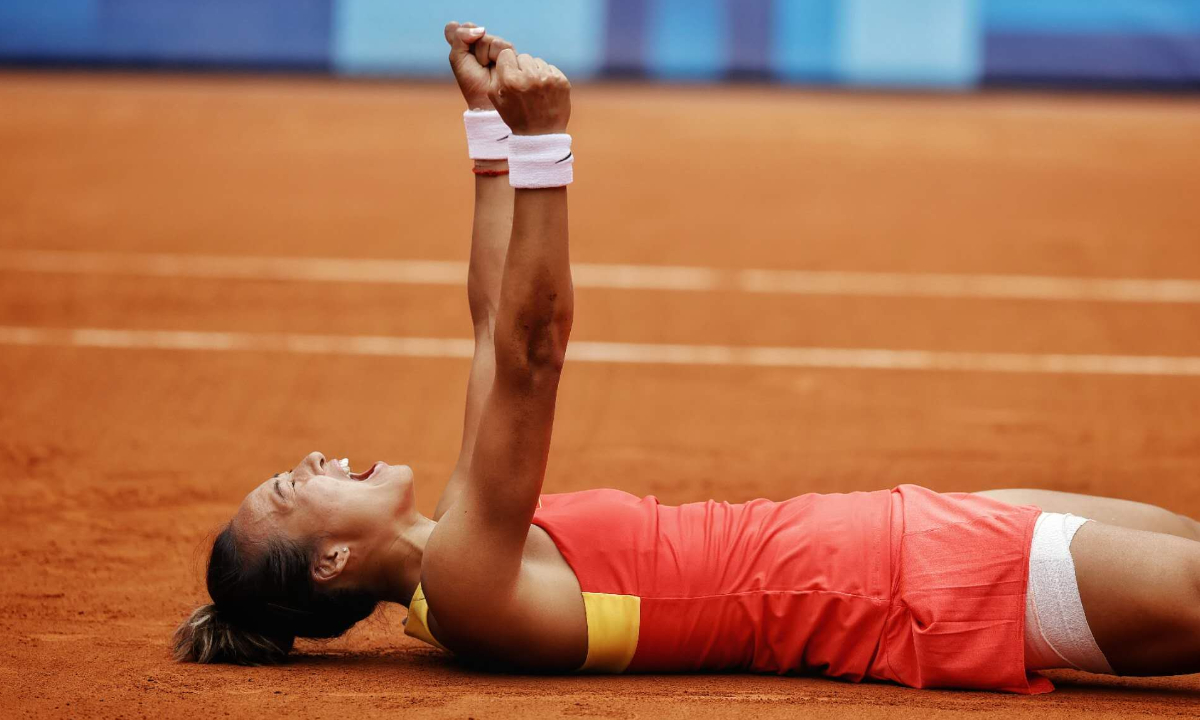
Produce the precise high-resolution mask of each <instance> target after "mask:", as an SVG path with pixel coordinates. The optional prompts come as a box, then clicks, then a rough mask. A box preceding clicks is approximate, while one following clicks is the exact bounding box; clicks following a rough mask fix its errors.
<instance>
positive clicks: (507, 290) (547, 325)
mask: <svg viewBox="0 0 1200 720" xmlns="http://www.w3.org/2000/svg"><path fill="white" fill-rule="evenodd" d="M574 300H575V298H574V288H573V286H572V284H571V262H570V255H569V252H568V232H567V190H566V188H565V187H559V188H544V189H538V190H517V191H516V193H515V200H514V204H513V225H512V239H511V240H510V242H509V247H508V257H507V259H506V261H505V265H504V279H503V282H502V284H501V289H500V304H499V310H498V315H497V318H496V330H495V344H496V365H497V369H498V372H499V371H506V372H516V373H529V372H531V371H545V370H552V371H555V372H556V371H557V370H559V369H561V367H562V363H563V360H564V359H565V356H566V349H567V340H568V338H569V337H570V334H571V323H572V320H573V317H574Z"/></svg>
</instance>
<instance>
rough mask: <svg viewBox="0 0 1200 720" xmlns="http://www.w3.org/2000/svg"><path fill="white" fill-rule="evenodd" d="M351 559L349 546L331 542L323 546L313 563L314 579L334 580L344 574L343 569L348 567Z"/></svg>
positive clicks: (320, 581)
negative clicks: (347, 564) (347, 563)
mask: <svg viewBox="0 0 1200 720" xmlns="http://www.w3.org/2000/svg"><path fill="white" fill-rule="evenodd" d="M349 559H350V548H349V546H347V545H338V544H336V543H330V544H329V545H327V546H325V547H324V548H322V550H321V554H320V555H319V556H318V557H317V562H316V563H314V564H313V568H312V576H313V580H316V581H317V582H319V583H324V582H329V581H330V580H333V579H334V578H336V577H337V576H338V575H341V574H342V570H343V569H344V568H345V567H346V562H347V561H348V560H349Z"/></svg>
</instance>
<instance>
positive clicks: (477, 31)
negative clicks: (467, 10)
mask: <svg viewBox="0 0 1200 720" xmlns="http://www.w3.org/2000/svg"><path fill="white" fill-rule="evenodd" d="M486 31H487V28H481V27H477V28H471V34H472V35H482V34H483V33H485V32H486Z"/></svg>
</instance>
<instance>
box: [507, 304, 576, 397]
mask: <svg viewBox="0 0 1200 720" xmlns="http://www.w3.org/2000/svg"><path fill="white" fill-rule="evenodd" d="M573 320H574V318H573V313H572V310H571V308H570V307H569V306H567V307H560V308H556V309H555V311H554V312H553V313H551V314H549V315H548V316H544V317H540V318H539V317H526V318H522V319H520V320H519V321H518V323H516V326H515V327H513V328H511V329H510V330H509V331H508V332H505V331H504V330H503V329H501V328H497V334H498V337H497V342H496V366H497V371H507V372H509V373H512V374H514V375H517V376H522V377H527V378H532V379H537V378H545V377H557V376H558V375H559V373H561V372H562V369H563V365H564V364H565V363H566V360H567V342H568V341H569V339H570V337H571V325H572V322H573ZM501 338H503V341H501Z"/></svg>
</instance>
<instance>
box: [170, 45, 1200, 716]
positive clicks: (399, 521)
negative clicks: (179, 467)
mask: <svg viewBox="0 0 1200 720" xmlns="http://www.w3.org/2000/svg"><path fill="white" fill-rule="evenodd" d="M446 39H447V41H448V42H449V44H450V63H451V66H452V67H453V69H454V73H455V77H456V78H457V80H458V84H459V87H460V88H461V90H462V92H463V96H464V97H465V98H466V101H467V106H468V111H467V112H466V114H465V123H466V128H467V136H468V147H469V150H470V155H471V157H472V158H473V159H474V161H475V163H474V172H475V175H476V178H475V222H474V230H473V233H472V243H471V261H470V272H469V276H468V287H467V294H468V299H469V302H470V308H471V316H472V319H473V320H474V325H475V356H474V361H473V363H472V366H471V372H470V379H469V381H468V397H467V408H466V419H465V424H464V431H463V439H462V450H461V454H460V456H459V461H458V464H457V466H456V468H455V470H454V472H453V474H452V476H451V477H450V479H449V483H448V484H447V486H446V490H445V493H444V494H443V495H442V497H441V500H440V501H439V502H438V504H437V510H436V512H435V513H434V515H433V517H432V518H426V517H424V516H422V515H420V514H419V513H418V512H417V511H416V509H415V500H414V491H413V474H412V471H411V470H410V469H409V468H408V467H406V466H403V465H387V464H384V463H375V464H374V465H373V466H372V467H371V468H369V469H367V470H365V471H363V472H359V473H352V472H350V469H349V467H348V463H347V462H345V461H331V460H327V459H326V458H325V457H324V456H323V455H321V454H320V453H313V454H311V455H309V456H308V457H306V458H305V459H304V460H303V461H301V462H300V464H299V465H297V466H296V467H295V468H294V469H292V470H291V471H289V472H285V473H281V474H279V475H276V476H275V477H273V478H270V479H269V480H267V481H266V482H264V483H262V484H261V485H259V486H258V487H257V488H255V489H254V490H253V491H251V492H250V494H249V495H248V496H247V497H246V499H245V501H244V502H243V503H242V505H241V507H240V509H239V510H238V512H237V514H236V516H235V517H234V518H233V520H232V522H230V523H229V524H228V525H227V526H226V527H225V528H224V530H222V531H221V533H220V534H219V535H218V536H217V538H216V540H215V543H214V545H213V548H212V555H211V557H210V559H209V564H208V573H207V584H208V592H209V595H210V596H211V597H212V601H213V602H212V603H211V604H207V605H204V606H203V607H201V608H199V609H197V610H196V611H195V612H193V613H192V615H191V616H190V617H189V618H188V619H187V620H186V621H184V622H183V624H182V625H180V627H179V629H178V630H177V631H176V634H175V638H174V651H175V655H176V657H177V658H178V659H180V660H186V661H195V662H204V663H209V662H232V663H245V664H258V663H275V662H279V661H282V660H283V659H284V658H285V656H286V655H287V654H288V652H289V651H290V650H291V648H292V644H293V641H294V639H295V638H296V637H307V638H329V637H336V636H338V635H341V634H342V633H344V632H345V631H346V630H348V629H349V628H350V627H351V626H353V625H354V624H355V623H357V622H358V621H360V620H362V619H364V618H365V617H367V616H368V615H370V614H371V612H372V611H373V610H374V609H375V608H376V606H377V605H378V604H379V603H382V602H395V603H400V604H402V605H406V606H408V609H409V612H408V618H407V620H406V625H405V632H406V633H407V634H409V635H412V636H415V637H417V638H420V639H421V640H423V641H425V642H426V643H429V644H431V645H434V646H437V647H439V648H443V649H445V650H448V651H449V652H452V653H454V654H455V655H456V656H458V657H459V658H461V659H463V660H464V661H468V662H471V663H472V664H476V665H482V666H485V667H493V668H497V669H503V670H507V671H513V670H520V671H539V672H575V671H586V672H626V671H628V672H635V671H641V672H687V671H701V670H726V671H729V670H744V671H751V672H767V673H813V674H822V675H826V676H829V677H834V678H841V679H844V680H849V681H861V680H868V679H874V680H887V681H893V682H896V683H901V684H903V685H908V686H912V687H956V688H976V689H987V690H1004V691H1010V692H1017V693H1032V692H1042V691H1046V690H1049V689H1050V688H1051V686H1050V683H1049V682H1048V681H1046V680H1045V679H1044V678H1042V677H1040V676H1039V675H1037V674H1036V672H1035V671H1037V670H1040V669H1048V668H1076V669H1079V670H1085V671H1088V672H1092V673H1104V674H1119V675H1167V674H1179V673H1191V672H1197V671H1200V524H1197V523H1196V522H1195V521H1193V520H1190V519H1188V518H1184V517H1182V516H1180V515H1176V514H1174V513H1171V512H1168V511H1166V510H1163V509H1160V508H1156V507H1152V506H1149V505H1143V504H1140V503H1135V502H1128V501H1123V500H1110V499H1103V498H1096V497H1088V496H1083V495H1072V494H1067V493H1057V492H1047V491H1037V490H1002V491H994V492H986V493H976V494H966V493H948V494H939V493H934V492H931V491H929V490H925V489H923V488H920V487H916V486H912V485H904V486H901V487H897V488H894V489H891V490H881V491H877V492H861V493H850V494H832V495H817V494H809V495H801V496H799V497H795V498H792V499H790V500H784V501H782V502H773V501H770V500H753V501H751V502H747V503H742V504H728V503H722V502H716V501H712V500H709V501H706V502H697V503H692V504H686V505H680V506H667V505H662V504H660V503H659V502H658V500H656V499H655V498H654V497H644V498H639V497H634V496H633V495H629V494H627V493H624V492H621V491H618V490H611V489H597V490H590V491H585V492H578V493H567V494H557V495H555V494H547V495H543V494H542V481H543V476H544V473H545V469H546V457H547V453H548V451H549V448H550V436H551V428H552V426H553V421H554V403H555V396H556V393H557V389H558V383H559V378H560V376H561V374H562V371H563V364H564V360H565V358H566V350H567V337H568V335H569V334H570V331H571V320H572V286H571V270H570V264H569V261H568V257H567V189H566V186H567V185H568V184H569V183H570V182H571V180H572V173H573V161H574V155H573V154H572V151H571V138H570V136H569V135H567V134H566V130H567V123H568V120H569V119H570V115H571V85H570V83H569V82H568V81H567V78H566V77H565V76H564V75H563V73H562V72H560V71H559V70H558V69H557V68H555V67H554V66H553V65H550V64H548V63H546V62H544V61H542V60H540V59H537V58H534V57H530V56H529V55H518V54H516V52H515V51H514V50H513V48H512V45H511V44H509V43H508V42H505V41H504V40H503V39H501V38H499V37H495V36H492V35H488V34H487V33H486V32H485V30H484V28H481V27H474V26H472V25H470V24H467V25H461V26H460V25H458V24H457V23H451V24H450V25H448V26H447V27H446Z"/></svg>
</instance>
